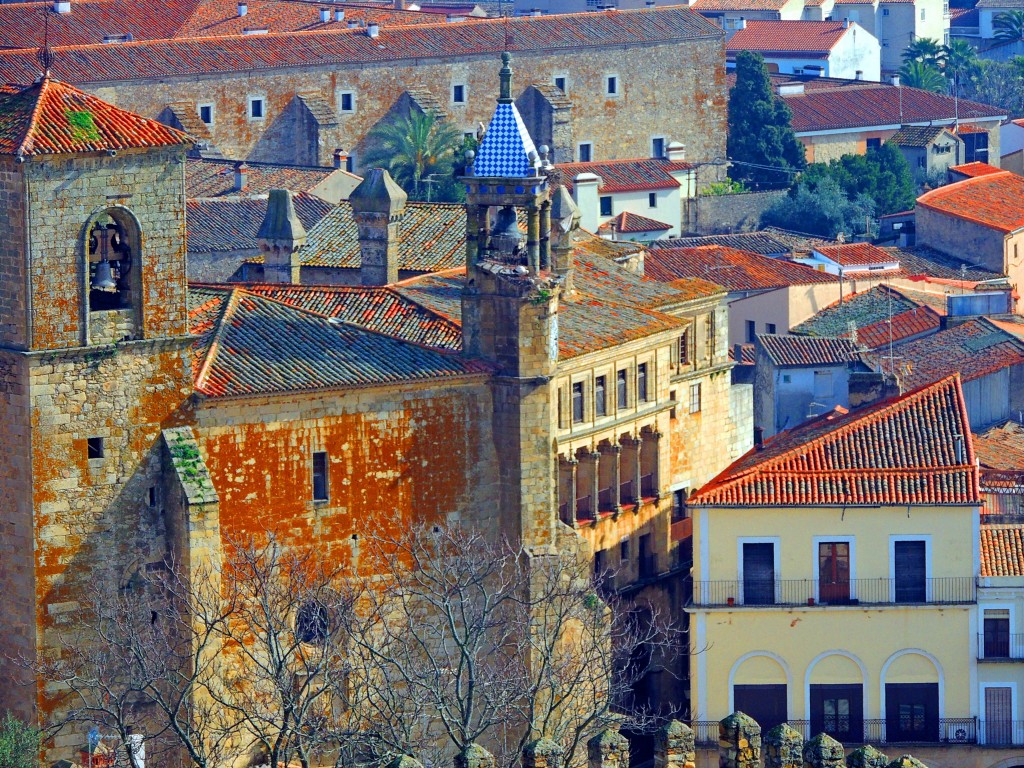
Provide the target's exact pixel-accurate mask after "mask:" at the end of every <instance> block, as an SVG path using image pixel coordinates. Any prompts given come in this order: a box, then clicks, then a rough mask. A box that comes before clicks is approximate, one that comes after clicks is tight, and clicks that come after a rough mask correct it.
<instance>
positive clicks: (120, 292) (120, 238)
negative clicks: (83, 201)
mask: <svg viewBox="0 0 1024 768" xmlns="http://www.w3.org/2000/svg"><path fill="white" fill-rule="evenodd" d="M88 246H89V310H90V311H92V312H102V311H105V310H111V309H124V308H125V307H129V306H131V286H130V285H129V283H128V274H129V272H131V268H132V251H131V247H130V246H129V244H128V236H127V234H126V233H125V231H124V229H123V228H122V227H121V225H120V224H118V223H117V222H116V221H114V219H112V218H110V217H109V216H101V217H100V218H99V219H98V220H97V221H96V223H95V224H94V225H93V227H92V230H91V231H90V232H89V241H88Z"/></svg>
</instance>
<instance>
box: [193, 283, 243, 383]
mask: <svg viewBox="0 0 1024 768" xmlns="http://www.w3.org/2000/svg"><path fill="white" fill-rule="evenodd" d="M240 295H241V289H240V288H238V287H234V288H232V289H231V295H230V296H228V299H227V301H225V302H224V306H223V308H222V309H221V311H220V315H219V316H218V318H217V322H216V325H215V328H216V330H215V331H214V333H213V338H212V339H210V343H209V345H208V346H207V347H206V353H205V354H204V355H203V365H202V367H200V369H199V371H198V372H197V373H196V375H195V389H196V391H199V392H201V391H203V390H205V388H206V384H207V382H208V381H209V378H210V371H211V370H212V369H213V362H214V360H215V359H216V357H217V355H218V354H219V353H220V343H221V341H222V340H223V338H224V335H225V334H226V333H227V330H226V329H227V326H228V323H227V320H228V318H229V316H233V315H234V313H235V312H236V311H237V309H238V300H239V297H240Z"/></svg>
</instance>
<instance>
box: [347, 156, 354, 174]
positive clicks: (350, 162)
mask: <svg viewBox="0 0 1024 768" xmlns="http://www.w3.org/2000/svg"><path fill="white" fill-rule="evenodd" d="M355 169H356V156H355V155H353V154H352V153H351V152H349V155H348V157H346V158H345V170H346V171H348V172H349V173H353V172H354V171H355Z"/></svg>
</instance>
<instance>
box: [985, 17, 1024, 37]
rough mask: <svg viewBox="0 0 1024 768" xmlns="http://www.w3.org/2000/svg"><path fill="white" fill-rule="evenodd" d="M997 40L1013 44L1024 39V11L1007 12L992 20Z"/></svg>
mask: <svg viewBox="0 0 1024 768" xmlns="http://www.w3.org/2000/svg"><path fill="white" fill-rule="evenodd" d="M992 29H993V31H994V32H995V39H996V40H999V41H1002V42H1012V41H1014V40H1021V39H1024V11H1005V12H1004V13H999V14H996V17H995V18H994V19H993V20H992Z"/></svg>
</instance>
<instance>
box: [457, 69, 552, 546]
mask: <svg viewBox="0 0 1024 768" xmlns="http://www.w3.org/2000/svg"><path fill="white" fill-rule="evenodd" d="M510 60H511V57H510V56H509V54H508V53H504V54H502V68H501V72H500V83H501V87H500V92H499V95H498V105H497V108H496V109H495V111H494V116H493V117H492V118H491V122H490V125H489V126H488V127H487V132H486V133H485V134H484V139H483V142H482V143H481V144H480V148H479V152H478V154H477V155H476V156H475V157H474V158H472V160H473V162H472V166H471V169H470V170H469V175H467V176H465V177H464V178H463V181H464V183H465V185H466V220H467V221H466V227H467V230H466V286H465V289H464V291H463V295H462V333H463V349H464V351H465V352H466V353H467V354H469V355H473V356H477V357H480V358H483V359H485V360H488V361H490V362H492V363H494V364H495V365H496V366H497V367H498V373H497V375H496V376H494V378H493V382H494V383H493V388H494V417H493V430H494V440H495V445H496V448H497V451H498V456H499V464H500V473H501V478H500V479H501V503H500V514H501V529H502V532H503V533H504V535H505V536H507V537H508V538H509V539H510V540H511V541H514V542H520V543H522V544H523V545H524V546H527V547H531V548H540V547H546V546H550V545H552V544H553V543H554V534H555V525H556V520H557V515H556V509H555V486H554V477H553V471H552V466H553V461H554V460H553V457H552V455H551V450H552V448H551V446H552V437H553V432H552V429H553V422H552V405H551V404H552V399H551V398H552V389H553V388H552V386H551V378H552V376H553V375H554V373H555V370H556V368H557V365H558V297H559V292H560V290H561V282H562V281H561V279H560V278H559V276H558V275H556V274H555V273H554V272H553V271H552V263H551V250H550V230H551V200H550V189H549V186H548V179H547V177H546V176H545V175H544V173H543V171H542V168H541V164H540V160H539V156H538V154H537V150H536V149H535V148H534V145H533V140H532V139H531V138H530V135H529V133H528V132H527V130H526V127H525V126H524V125H523V120H522V118H521V117H520V115H519V112H518V110H517V109H516V106H515V104H514V103H513V100H512V69H511V68H510V66H509V63H510ZM524 214H525V219H526V236H525V238H524V237H523V234H522V232H521V230H520V226H519V220H520V217H521V216H523V215H524ZM492 219H493V225H492Z"/></svg>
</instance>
